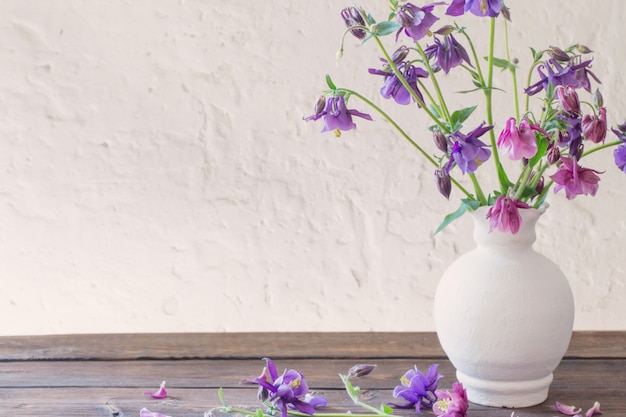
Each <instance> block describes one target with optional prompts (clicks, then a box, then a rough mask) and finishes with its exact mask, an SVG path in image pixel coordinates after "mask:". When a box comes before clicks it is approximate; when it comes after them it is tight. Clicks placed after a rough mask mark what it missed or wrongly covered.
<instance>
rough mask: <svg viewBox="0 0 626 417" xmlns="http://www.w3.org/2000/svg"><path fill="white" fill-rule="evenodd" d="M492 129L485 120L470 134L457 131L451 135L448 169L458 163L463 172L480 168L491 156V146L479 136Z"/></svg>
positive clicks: (470, 171)
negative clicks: (486, 124)
mask: <svg viewBox="0 0 626 417" xmlns="http://www.w3.org/2000/svg"><path fill="white" fill-rule="evenodd" d="M491 129H493V126H485V123H484V122H483V123H481V125H480V126H478V127H477V128H476V129H474V130H472V131H471V132H469V133H468V134H463V133H461V132H459V131H457V132H454V133H453V134H452V135H450V140H451V141H452V149H451V150H450V162H449V163H448V166H447V169H448V171H449V170H450V169H451V168H452V164H453V163H456V164H457V165H458V166H459V168H460V169H461V172H463V174H471V173H473V172H474V171H476V170H477V169H478V167H479V165H480V164H482V163H483V162H485V161H486V160H487V159H489V157H490V156H491V151H490V150H489V149H488V148H489V147H488V146H487V145H486V144H485V143H484V142H482V141H480V140H479V139H478V138H479V137H481V136H482V135H484V134H485V133H486V132H488V131H490V130H491Z"/></svg>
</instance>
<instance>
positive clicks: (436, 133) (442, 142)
mask: <svg viewBox="0 0 626 417" xmlns="http://www.w3.org/2000/svg"><path fill="white" fill-rule="evenodd" d="M433 141H434V142H435V146H437V149H439V150H440V151H441V152H444V153H446V154H447V153H448V140H447V139H446V136H445V135H444V134H443V132H442V131H441V129H434V130H433Z"/></svg>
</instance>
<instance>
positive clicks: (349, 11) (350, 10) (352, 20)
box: [341, 6, 367, 40]
mask: <svg viewBox="0 0 626 417" xmlns="http://www.w3.org/2000/svg"><path fill="white" fill-rule="evenodd" d="M341 17H342V18H343V21H344V22H345V23H346V26H347V27H348V28H353V27H354V29H352V30H350V33H352V35H354V36H355V37H356V38H357V39H360V40H363V39H365V37H366V36H367V32H365V30H363V29H362V27H363V26H365V19H363V15H362V14H361V12H360V10H359V9H358V8H357V7H355V6H350V7H345V8H343V10H341ZM355 26H357V27H355ZM359 26H360V27H359Z"/></svg>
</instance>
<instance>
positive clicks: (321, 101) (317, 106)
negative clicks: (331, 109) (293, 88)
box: [313, 95, 326, 116]
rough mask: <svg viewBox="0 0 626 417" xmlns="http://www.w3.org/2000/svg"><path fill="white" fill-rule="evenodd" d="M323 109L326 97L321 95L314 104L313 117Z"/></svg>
mask: <svg viewBox="0 0 626 417" xmlns="http://www.w3.org/2000/svg"><path fill="white" fill-rule="evenodd" d="M325 107H326V96H324V95H321V96H320V98H318V99H317V103H315V108H314V110H313V115H314V116H318V115H319V114H321V113H322V112H323V111H324V108H325Z"/></svg>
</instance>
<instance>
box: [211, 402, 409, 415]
mask: <svg viewBox="0 0 626 417" xmlns="http://www.w3.org/2000/svg"><path fill="white" fill-rule="evenodd" d="M359 405H360V406H363V405H367V404H359ZM368 407H370V408H372V409H373V410H374V411H375V413H317V412H316V413H315V414H313V415H312V416H313V417H373V416H379V415H383V414H384V413H383V412H382V411H381V410H378V409H376V408H374V407H371V406H368ZM216 410H218V411H222V412H224V413H227V414H243V415H246V416H257V415H258V414H257V411H249V410H242V409H236V408H228V409H223V408H221V407H220V408H217V409H216ZM287 414H289V415H290V416H294V417H311V415H310V414H305V413H301V412H299V411H291V410H288V411H287ZM384 415H386V416H389V417H398V416H395V415H394V414H384ZM263 416H265V417H275V416H272V415H271V414H266V413H263Z"/></svg>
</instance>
